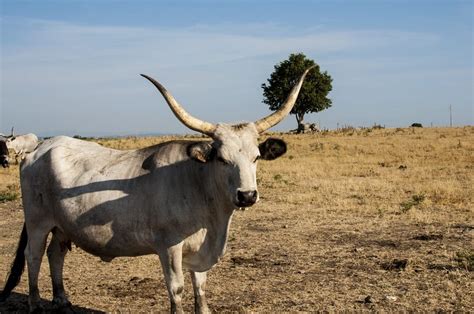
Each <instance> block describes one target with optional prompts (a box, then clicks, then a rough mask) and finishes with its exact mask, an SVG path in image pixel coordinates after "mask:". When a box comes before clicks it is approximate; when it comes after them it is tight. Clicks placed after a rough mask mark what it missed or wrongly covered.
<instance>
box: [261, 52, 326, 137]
mask: <svg viewBox="0 0 474 314" xmlns="http://www.w3.org/2000/svg"><path fill="white" fill-rule="evenodd" d="M313 65H316V67H315V68H314V69H312V70H311V71H310V72H309V73H308V75H307V76H306V79H305V81H304V83H303V86H302V87H301V91H300V94H299V96H298V99H297V101H296V103H295V106H294V107H293V109H292V110H291V112H290V113H291V114H294V115H295V116H296V121H297V123H298V128H299V127H300V125H301V124H302V123H303V119H304V115H305V114H307V113H311V112H319V111H321V110H324V109H327V108H329V107H331V103H332V102H331V99H329V98H327V95H328V93H329V92H330V91H331V90H332V84H331V83H332V78H331V76H330V75H329V74H328V73H327V72H326V71H325V72H322V73H321V72H320V69H319V65H317V64H316V63H315V62H314V61H313V60H311V59H307V58H306V56H305V55H304V54H303V53H298V54H291V55H290V56H289V58H288V60H285V61H282V62H280V63H279V64H277V65H275V71H274V72H273V73H272V74H271V76H270V78H269V79H268V80H267V82H268V85H267V84H266V83H264V84H262V89H263V97H264V99H263V103H265V104H267V105H268V106H269V107H270V110H273V111H275V110H278V109H279V108H280V106H281V104H282V103H283V102H284V101H285V100H286V97H287V96H288V94H289V93H290V91H291V89H292V88H293V86H294V85H295V84H296V82H297V81H298V79H299V77H300V75H301V74H302V73H303V72H304V70H306V69H307V68H309V67H310V66H313Z"/></svg>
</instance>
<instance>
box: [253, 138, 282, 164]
mask: <svg viewBox="0 0 474 314" xmlns="http://www.w3.org/2000/svg"><path fill="white" fill-rule="evenodd" d="M258 149H259V150H260V158H262V159H265V160H273V159H277V158H278V157H280V156H281V155H283V154H284V153H286V143H285V141H283V140H281V139H279V138H269V139H267V140H266V141H265V142H263V143H261V144H260V145H258Z"/></svg>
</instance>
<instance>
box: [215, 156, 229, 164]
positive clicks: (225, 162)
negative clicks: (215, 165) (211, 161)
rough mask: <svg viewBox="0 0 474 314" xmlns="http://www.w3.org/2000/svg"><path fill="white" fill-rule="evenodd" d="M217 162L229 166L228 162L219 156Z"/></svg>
mask: <svg viewBox="0 0 474 314" xmlns="http://www.w3.org/2000/svg"><path fill="white" fill-rule="evenodd" d="M217 161H219V162H221V163H223V164H226V165H228V164H229V162H228V161H227V160H225V159H224V158H222V157H220V156H219V157H217Z"/></svg>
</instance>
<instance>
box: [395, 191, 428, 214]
mask: <svg viewBox="0 0 474 314" xmlns="http://www.w3.org/2000/svg"><path fill="white" fill-rule="evenodd" d="M424 200H425V196H424V195H423V194H418V195H413V196H412V197H411V199H409V200H408V201H406V202H402V203H400V210H401V211H402V212H403V213H406V212H407V211H409V210H410V209H411V208H412V207H413V206H417V205H420V204H421V203H423V201H424Z"/></svg>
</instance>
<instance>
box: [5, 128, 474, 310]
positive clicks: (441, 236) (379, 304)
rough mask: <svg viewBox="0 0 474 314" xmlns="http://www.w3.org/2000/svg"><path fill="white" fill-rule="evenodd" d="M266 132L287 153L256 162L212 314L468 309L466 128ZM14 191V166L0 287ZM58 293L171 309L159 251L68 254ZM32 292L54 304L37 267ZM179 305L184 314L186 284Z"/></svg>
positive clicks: (128, 144)
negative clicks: (253, 193)
mask: <svg viewBox="0 0 474 314" xmlns="http://www.w3.org/2000/svg"><path fill="white" fill-rule="evenodd" d="M272 136H280V137H283V138H284V139H285V140H286V141H287V143H288V144H289V149H288V152H287V154H286V155H284V156H283V157H282V158H280V159H278V160H275V161H271V162H270V161H261V162H259V170H258V182H259V191H260V194H261V201H260V202H259V203H258V204H257V205H255V206H253V207H252V208H250V209H248V210H246V211H239V212H236V213H235V215H234V218H233V222H232V226H231V231H230V237H229V243H228V248H227V253H226V255H225V256H224V258H223V259H222V260H221V262H220V263H218V264H217V265H216V266H215V267H214V268H213V269H212V270H211V271H210V273H209V280H208V285H207V294H208V297H209V305H210V307H211V309H212V310H213V311H215V312H275V311H277V312H289V311H291V312H294V311H329V312H333V311H342V310H349V311H366V310H369V311H382V312H386V311H389V312H393V311H397V312H399V311H404V312H405V311H426V312H434V311H442V312H444V311H460V312H473V311H474V295H473V291H474V286H473V283H474V280H473V279H474V275H473V268H474V245H473V233H474V214H473V210H474V206H473V204H474V202H473V196H474V189H473V186H474V184H473V183H474V182H473V178H474V127H462V128H405V129H364V130H352V129H347V130H344V131H339V132H335V131H334V132H333V131H331V132H323V133H318V134H305V135H294V134H293V135H291V134H272ZM168 139H169V138H164V137H157V138H126V139H100V140H97V141H98V142H99V143H100V144H103V145H105V146H109V147H114V148H119V149H131V148H135V147H143V146H148V145H151V144H155V143H158V142H162V141H164V140H168ZM18 186H19V183H18V167H16V166H14V167H11V168H10V169H7V170H5V169H0V215H1V217H2V219H0V225H1V228H0V285H1V286H3V283H4V278H5V276H6V274H7V271H8V269H9V266H10V262H11V261H12V254H13V253H14V251H15V249H16V245H17V241H18V237H19V234H20V230H21V227H22V224H23V218H22V215H23V214H22V210H21V202H20V200H19V199H20V196H19V190H18ZM15 198H16V199H15ZM65 285H66V289H67V291H68V292H69V296H70V300H71V302H72V303H73V304H74V307H73V310H74V311H75V312H90V311H105V312H112V311H120V312H122V311H126V312H132V313H135V312H139V311H140V312H151V311H155V312H156V311H163V310H167V309H168V306H169V304H168V298H167V292H166V288H165V285H164V280H163V276H162V272H161V269H160V265H159V261H158V258H157V257H156V256H144V257H139V258H118V259H115V260H113V261H112V262H111V263H105V262H102V261H100V259H99V258H96V257H93V256H91V255H88V254H86V253H84V252H83V251H82V250H81V249H79V248H76V247H74V246H73V250H72V252H70V253H69V254H68V255H67V257H66V264H65ZM40 291H41V293H42V297H43V298H44V300H45V302H44V306H45V308H46V309H51V306H50V304H49V303H48V301H47V300H49V299H50V298H51V295H52V289H51V285H50V277H49V270H48V262H47V259H46V258H45V259H44V261H43V265H42V270H41V275H40ZM27 293H28V292H27V280H26V275H24V276H23V278H22V281H21V283H20V285H19V286H18V287H17V289H16V290H15V294H14V295H13V296H12V297H10V299H9V300H8V301H7V302H5V303H3V304H2V303H0V312H2V313H3V312H8V311H22V310H25V309H27ZM184 301H185V310H186V311H192V305H193V298H192V287H191V282H190V278H186V287H185V296H184Z"/></svg>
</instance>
